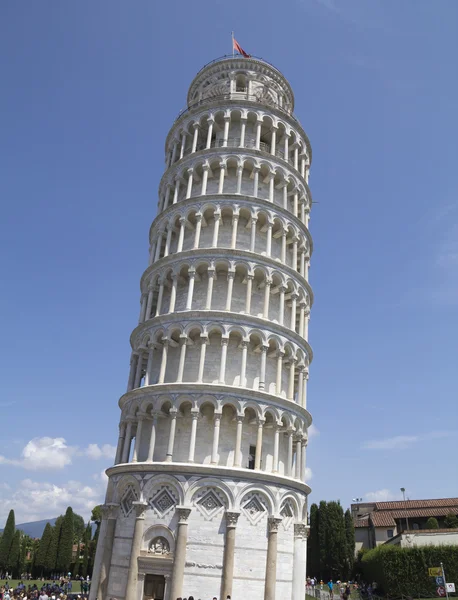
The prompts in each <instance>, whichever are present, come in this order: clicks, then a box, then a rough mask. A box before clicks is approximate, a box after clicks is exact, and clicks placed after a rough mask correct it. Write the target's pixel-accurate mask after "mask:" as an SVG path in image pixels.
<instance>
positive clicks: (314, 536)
mask: <svg viewBox="0 0 458 600" xmlns="http://www.w3.org/2000/svg"><path fill="white" fill-rule="evenodd" d="M319 518H320V511H319V509H318V506H317V505H316V504H312V506H311V507H310V536H309V540H308V544H307V573H308V575H310V576H311V577H318V573H319V572H320V541H319V539H318V522H319Z"/></svg>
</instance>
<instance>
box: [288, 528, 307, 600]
mask: <svg viewBox="0 0 458 600" xmlns="http://www.w3.org/2000/svg"><path fill="white" fill-rule="evenodd" d="M306 544H307V525H306V524H305V523H295V524H294V554H293V590H292V591H293V593H292V600H304V590H305V573H306V548H307V546H306Z"/></svg>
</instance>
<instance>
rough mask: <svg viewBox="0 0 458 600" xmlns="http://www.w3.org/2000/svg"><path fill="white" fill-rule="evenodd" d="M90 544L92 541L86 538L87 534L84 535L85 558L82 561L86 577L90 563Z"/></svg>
mask: <svg viewBox="0 0 458 600" xmlns="http://www.w3.org/2000/svg"><path fill="white" fill-rule="evenodd" d="M89 544H90V542H89V541H88V540H86V535H85V536H84V552H83V560H82V561H81V575H82V577H84V578H85V579H86V576H87V568H88V564H89Z"/></svg>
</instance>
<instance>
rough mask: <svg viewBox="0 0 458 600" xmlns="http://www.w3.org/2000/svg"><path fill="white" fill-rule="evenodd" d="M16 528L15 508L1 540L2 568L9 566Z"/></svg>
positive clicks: (10, 513) (0, 567)
mask: <svg viewBox="0 0 458 600" xmlns="http://www.w3.org/2000/svg"><path fill="white" fill-rule="evenodd" d="M15 529H16V526H15V519H14V510H10V512H9V515H8V519H7V520H6V525H5V529H4V530H3V535H2V539H1V540H0V569H3V570H6V569H7V567H8V557H9V555H10V550H11V544H12V543H13V538H14V532H15Z"/></svg>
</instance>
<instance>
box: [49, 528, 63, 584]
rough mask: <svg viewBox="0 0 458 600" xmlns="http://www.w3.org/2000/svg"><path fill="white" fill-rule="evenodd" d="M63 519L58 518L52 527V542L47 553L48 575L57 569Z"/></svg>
mask: <svg viewBox="0 0 458 600" xmlns="http://www.w3.org/2000/svg"><path fill="white" fill-rule="evenodd" d="M62 520H63V519H57V520H56V524H55V525H54V527H53V528H52V536H51V543H50V544H49V547H48V551H47V553H46V565H45V568H46V571H47V572H48V575H50V574H51V573H52V572H53V571H54V570H55V569H56V564H57V551H58V548H59V539H60V532H61V529H62Z"/></svg>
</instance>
